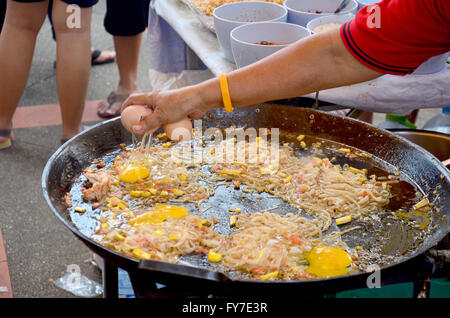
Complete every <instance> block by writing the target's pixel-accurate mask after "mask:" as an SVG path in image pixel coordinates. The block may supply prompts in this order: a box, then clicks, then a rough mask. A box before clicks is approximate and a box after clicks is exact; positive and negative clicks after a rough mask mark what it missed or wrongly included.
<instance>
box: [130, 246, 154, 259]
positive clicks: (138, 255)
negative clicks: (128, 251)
mask: <svg viewBox="0 0 450 318" xmlns="http://www.w3.org/2000/svg"><path fill="white" fill-rule="evenodd" d="M133 256H134V257H136V258H137V259H150V258H151V255H150V254H149V253H147V252H144V251H143V250H141V249H140V248H135V249H134V250H133Z"/></svg>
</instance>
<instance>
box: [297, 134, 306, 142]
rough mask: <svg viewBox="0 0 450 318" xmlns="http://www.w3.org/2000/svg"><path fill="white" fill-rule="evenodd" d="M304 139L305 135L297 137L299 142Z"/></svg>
mask: <svg viewBox="0 0 450 318" xmlns="http://www.w3.org/2000/svg"><path fill="white" fill-rule="evenodd" d="M303 138H305V135H298V136H297V140H298V141H302V140H303Z"/></svg>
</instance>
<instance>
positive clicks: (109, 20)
mask: <svg viewBox="0 0 450 318" xmlns="http://www.w3.org/2000/svg"><path fill="white" fill-rule="evenodd" d="M149 6H150V0H133V1H116V0H107V1H106V15H105V21H104V25H105V29H106V31H107V32H108V33H110V34H111V35H112V36H113V38H114V47H115V50H116V61H117V66H118V69H119V77H120V78H119V83H118V86H117V88H116V90H115V91H113V92H111V93H110V94H109V96H108V97H107V99H106V101H101V102H100V103H99V105H98V108H97V114H98V115H99V116H100V117H102V118H113V117H116V116H119V115H120V110H121V106H122V103H123V102H124V101H125V100H126V99H127V98H128V97H129V96H130V95H131V94H133V93H137V92H139V83H138V62H139V52H140V47H141V42H142V35H143V34H144V31H145V30H146V28H147V25H148V11H149Z"/></svg>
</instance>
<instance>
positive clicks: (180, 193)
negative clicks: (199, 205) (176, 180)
mask: <svg viewBox="0 0 450 318" xmlns="http://www.w3.org/2000/svg"><path fill="white" fill-rule="evenodd" d="M173 194H175V195H176V196H182V195H183V194H184V191H182V190H180V189H173Z"/></svg>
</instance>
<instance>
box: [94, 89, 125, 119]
mask: <svg viewBox="0 0 450 318" xmlns="http://www.w3.org/2000/svg"><path fill="white" fill-rule="evenodd" d="M128 96H130V95H129V94H116V92H111V93H110V94H109V95H108V97H107V98H106V103H107V105H105V104H104V103H103V102H102V104H99V105H98V108H97V115H98V116H99V117H101V118H114V117H117V116H120V109H121V106H122V103H123V102H124V101H125V100H126V99H127V98H128ZM117 103H120V104H121V105H120V107H119V108H118V109H117V110H116V111H114V113H111V112H110V110H111V108H112V107H113V105H114V104H117ZM102 106H103V107H102ZM102 108H103V109H102Z"/></svg>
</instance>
